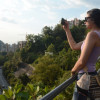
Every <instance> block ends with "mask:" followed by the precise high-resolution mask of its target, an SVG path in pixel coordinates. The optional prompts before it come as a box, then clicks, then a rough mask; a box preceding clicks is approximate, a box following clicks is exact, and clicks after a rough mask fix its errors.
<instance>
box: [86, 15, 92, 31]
mask: <svg viewBox="0 0 100 100" xmlns="http://www.w3.org/2000/svg"><path fill="white" fill-rule="evenodd" d="M85 25H86V28H88V29H92V28H93V26H94V21H93V19H92V18H91V17H90V15H89V14H87V15H86V17H85Z"/></svg>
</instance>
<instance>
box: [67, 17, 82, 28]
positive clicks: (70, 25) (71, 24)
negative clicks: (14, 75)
mask: <svg viewBox="0 0 100 100" xmlns="http://www.w3.org/2000/svg"><path fill="white" fill-rule="evenodd" d="M80 21H81V20H79V19H77V18H74V20H71V21H68V23H69V27H70V28H72V26H73V25H75V26H78V25H79V23H80Z"/></svg>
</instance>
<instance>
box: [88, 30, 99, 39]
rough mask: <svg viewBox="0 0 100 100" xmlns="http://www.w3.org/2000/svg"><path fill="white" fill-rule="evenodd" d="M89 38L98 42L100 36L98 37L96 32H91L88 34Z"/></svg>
mask: <svg viewBox="0 0 100 100" xmlns="http://www.w3.org/2000/svg"><path fill="white" fill-rule="evenodd" d="M87 38H90V39H93V40H97V39H98V38H99V36H98V35H97V33H96V32H94V31H91V32H88V34H87Z"/></svg>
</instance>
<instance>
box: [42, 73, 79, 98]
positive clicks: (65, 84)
mask: <svg viewBox="0 0 100 100" xmlns="http://www.w3.org/2000/svg"><path fill="white" fill-rule="evenodd" d="M76 78H77V74H76V75H75V76H73V77H70V78H69V79H68V80H66V81H65V82H63V83H62V84H61V85H59V86H58V87H56V88H55V89H54V90H52V91H50V92H49V93H47V94H46V95H45V96H44V97H43V98H42V99H40V100H53V98H54V97H56V96H57V95H58V94H59V93H60V92H62V91H63V90H65V89H66V88H67V87H68V86H69V85H70V84H72V83H73V82H74V81H75V80H76Z"/></svg>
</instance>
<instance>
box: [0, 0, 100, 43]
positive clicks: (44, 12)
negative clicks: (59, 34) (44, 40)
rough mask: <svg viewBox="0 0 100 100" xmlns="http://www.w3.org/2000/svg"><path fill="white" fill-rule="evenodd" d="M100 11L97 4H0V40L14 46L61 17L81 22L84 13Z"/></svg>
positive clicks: (32, 0)
mask: <svg viewBox="0 0 100 100" xmlns="http://www.w3.org/2000/svg"><path fill="white" fill-rule="evenodd" d="M92 8H100V0H0V40H2V41H3V42H4V43H9V44H12V43H17V42H18V41H21V40H25V36H26V34H41V31H42V29H43V27H44V26H53V27H54V26H55V25H56V24H58V23H59V22H60V20H61V18H62V17H64V18H66V19H68V20H71V19H74V18H78V19H84V17H85V15H86V12H87V11H88V10H90V9H92Z"/></svg>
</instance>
